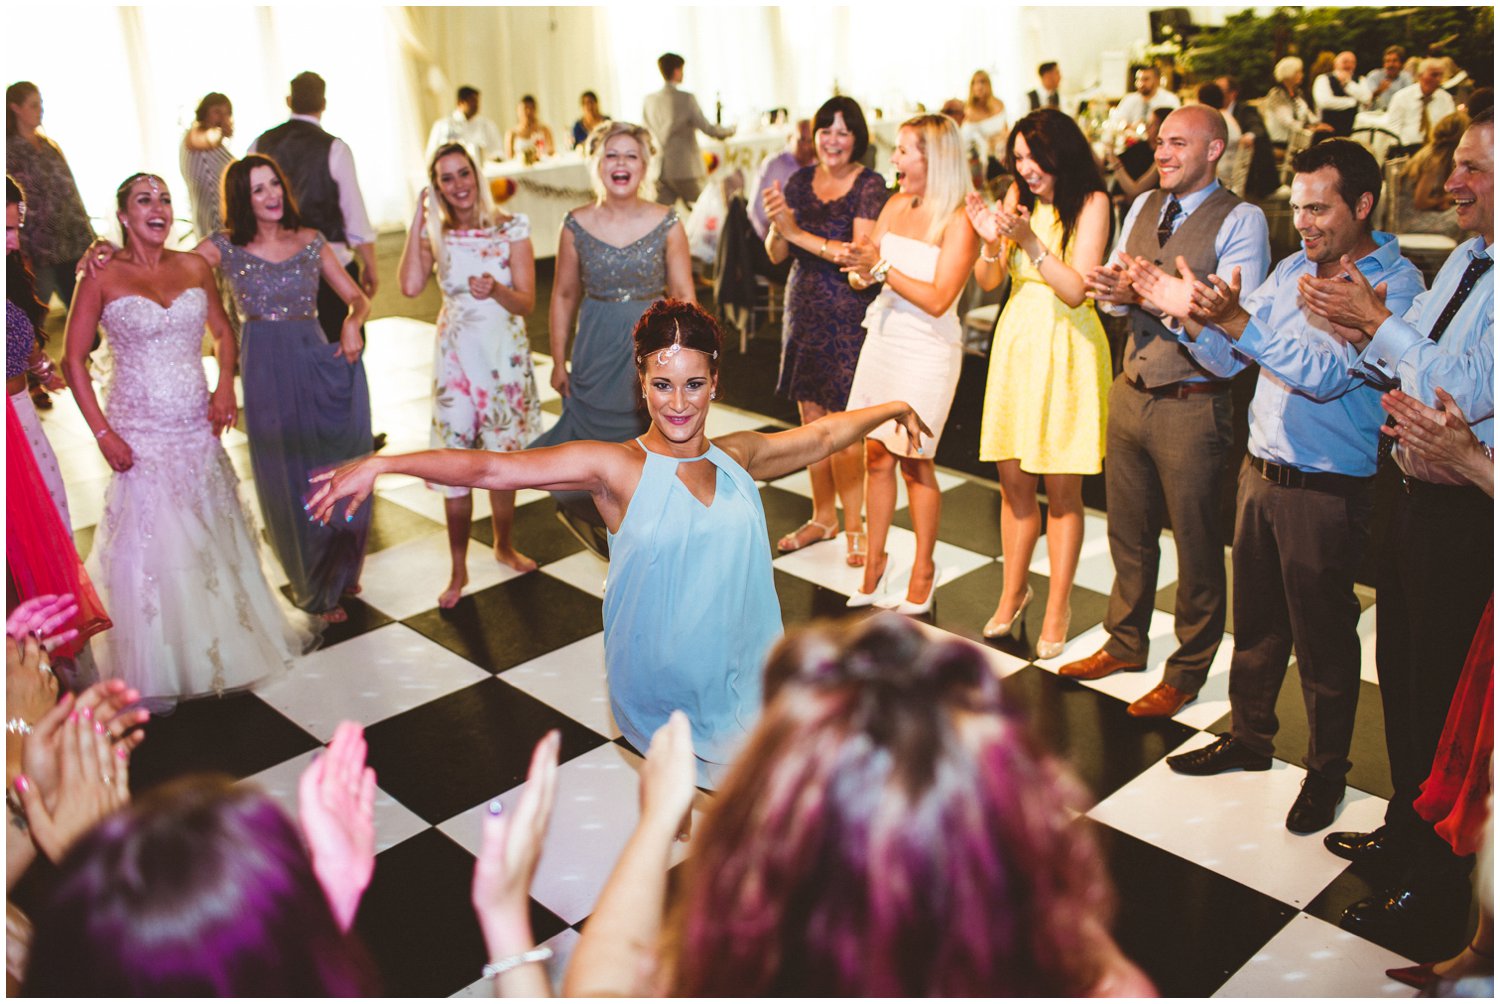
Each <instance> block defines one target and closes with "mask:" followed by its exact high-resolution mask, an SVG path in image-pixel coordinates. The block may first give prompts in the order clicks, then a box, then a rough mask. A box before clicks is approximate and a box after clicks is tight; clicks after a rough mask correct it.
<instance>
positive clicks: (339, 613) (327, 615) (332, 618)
mask: <svg viewBox="0 0 1500 1004" xmlns="http://www.w3.org/2000/svg"><path fill="white" fill-rule="evenodd" d="M318 616H319V617H322V618H323V620H324V621H326V622H327V623H329V624H342V623H344V621H346V620H348V619H349V615H348V614H347V613H346V612H345V611H344V608H343V607H334V608H333V609H332V610H325V611H323V612H322V613H321V614H319V615H318Z"/></svg>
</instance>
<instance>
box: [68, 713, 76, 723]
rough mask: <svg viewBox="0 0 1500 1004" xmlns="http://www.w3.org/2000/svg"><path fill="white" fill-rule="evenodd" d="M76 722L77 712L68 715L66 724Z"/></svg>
mask: <svg viewBox="0 0 1500 1004" xmlns="http://www.w3.org/2000/svg"><path fill="white" fill-rule="evenodd" d="M76 721H78V712H76V711H75V712H73V713H72V714H70V715H68V722H69V723H70V724H71V723H73V722H76Z"/></svg>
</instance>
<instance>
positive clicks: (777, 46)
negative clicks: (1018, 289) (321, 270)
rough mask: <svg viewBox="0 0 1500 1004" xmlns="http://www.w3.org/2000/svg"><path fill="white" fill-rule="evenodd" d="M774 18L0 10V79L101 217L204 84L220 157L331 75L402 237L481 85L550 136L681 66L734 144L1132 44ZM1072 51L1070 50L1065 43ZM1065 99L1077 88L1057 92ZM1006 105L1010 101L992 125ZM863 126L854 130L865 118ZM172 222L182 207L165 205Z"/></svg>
mask: <svg viewBox="0 0 1500 1004" xmlns="http://www.w3.org/2000/svg"><path fill="white" fill-rule="evenodd" d="M912 10H913V9H912V8H909V7H900V8H898V7H894V6H889V5H884V4H872V5H865V6H838V7H835V6H828V5H815V4H805V5H788V6H784V7H739V6H706V7H678V6H668V5H665V4H658V3H633V4H612V5H609V6H600V7H377V6H363V7H361V6H356V5H343V4H341V5H325V4H319V3H301V4H297V5H286V6H275V7H252V6H248V5H244V4H239V3H213V4H206V5H205V4H195V5H177V4H172V5H154V6H147V7H118V8H112V7H99V6H87V7H70V6H69V5H66V4H40V3H32V4H23V5H19V6H18V5H11V7H10V8H8V9H7V12H6V31H5V38H4V41H3V42H0V45H3V51H4V54H5V66H6V74H7V77H8V79H9V80H10V81H14V80H23V79H24V80H31V81H34V82H35V83H36V84H37V85H38V86H39V87H40V89H41V91H42V97H43V100H44V103H45V116H46V117H45V121H44V129H45V130H46V131H47V132H48V133H49V134H50V135H52V136H53V137H54V138H56V139H57V141H58V142H59V143H60V144H61V146H62V148H63V150H64V152H66V153H67V155H68V159H69V162H70V163H71V165H72V167H73V171H74V174H75V175H76V176H77V178H78V183H79V188H80V190H81V191H82V193H83V198H84V203H85V205H86V206H87V207H88V209H89V211H90V213H91V214H93V215H94V216H95V217H96V218H97V219H98V220H99V222H100V223H105V224H112V218H113V209H114V203H113V196H114V189H115V186H116V185H117V184H118V183H119V182H120V181H121V180H122V179H123V178H125V177H126V176H127V175H129V174H131V173H133V172H135V171H138V170H147V169H149V170H154V171H156V172H157V173H159V174H162V175H163V176H164V177H166V178H167V180H168V182H169V183H171V184H172V185H173V187H174V189H177V190H178V191H179V193H181V192H182V191H183V189H181V187H180V186H181V185H182V182H181V179H179V178H178V177H177V168H176V165H177V160H178V158H177V147H178V143H179V142H180V140H181V137H182V133H183V131H184V130H185V129H186V128H187V126H188V124H189V122H190V121H191V118H192V112H193V108H194V106H195V105H196V104H197V102H198V99H199V98H201V97H202V96H203V95H204V94H206V93H208V92H209V91H222V92H224V93H226V94H228V95H229V96H230V98H231V99H232V100H233V101H234V106H235V125H236V130H237V132H236V135H235V137H234V138H233V139H232V140H231V141H230V147H231V149H233V150H234V152H235V153H236V154H241V153H243V152H244V149H245V147H246V145H248V144H249V142H250V141H251V140H252V139H253V138H254V137H255V136H257V135H258V134H259V133H260V132H262V131H263V130H265V129H267V128H269V127H271V126H273V125H275V124H277V123H278V122H281V121H282V120H284V119H285V117H286V106H285V102H284V98H285V96H286V87H287V81H288V80H290V79H291V77H292V76H293V75H294V74H296V73H298V72H299V71H302V70H307V69H311V70H315V71H317V72H318V73H320V74H322V76H323V77H324V78H325V79H326V80H327V81H328V111H327V114H326V115H325V117H324V124H325V126H326V127H327V128H328V129H329V131H331V132H333V133H334V134H336V135H338V136H342V137H343V138H344V139H345V140H347V141H348V143H349V146H350V147H351V149H352V150H353V151H354V158H355V164H356V167H357V169H358V172H359V177H360V183H361V187H362V188H363V190H364V194H365V199H366V202H367V204H368V208H369V212H370V216H371V218H372V219H373V220H374V221H375V223H376V224H377V225H378V226H381V227H387V228H388V227H393V226H395V227H399V226H401V225H404V224H405V223H406V221H408V220H409V219H410V217H411V211H412V207H413V205H414V201H415V197H416V193H417V191H418V190H419V189H420V187H421V185H422V184H423V183H424V178H423V170H424V167H425V165H424V164H423V163H422V149H423V143H424V141H425V139H426V135H427V130H428V128H429V127H430V126H431V123H432V122H433V121H434V120H435V119H436V118H438V117H439V116H441V115H445V114H447V113H448V112H450V111H451V110H452V108H453V95H454V91H455V90H456V88H457V87H458V85H460V84H470V85H473V86H475V87H478V88H479V89H480V91H481V92H482V94H483V111H484V113H485V114H486V115H488V116H489V117H490V118H492V119H494V120H495V121H496V122H497V123H499V124H500V125H501V127H502V128H504V127H507V126H508V125H510V124H511V123H512V122H513V121H514V106H515V102H516V100H517V99H518V98H519V97H520V96H521V95H522V94H527V93H529V94H533V95H535V96H536V98H537V99H538V103H539V106H540V114H541V117H542V120H543V121H544V122H546V123H547V124H549V125H550V126H551V127H552V129H553V132H554V135H556V136H558V137H559V139H561V140H562V141H563V142H566V137H567V134H568V131H569V129H570V127H571V125H572V123H573V120H574V119H575V118H576V117H577V114H578V108H577V98H578V94H579V93H580V92H582V91H583V90H585V89H591V90H594V91H596V92H597V93H598V94H599V97H600V102H601V104H602V106H603V108H604V110H605V111H606V112H607V113H609V114H611V115H613V116H616V117H619V118H624V119H631V120H635V119H638V118H639V116H640V108H641V99H642V98H643V97H644V96H645V95H646V94H647V93H649V92H650V91H653V90H655V89H657V88H659V87H660V86H661V77H660V75H659V74H658V73H657V70H656V65H655V58H656V56H657V55H659V54H660V53H662V52H665V51H674V52H678V53H680V54H681V55H682V56H683V57H684V58H686V59H687V75H686V80H685V82H684V86H685V87H686V88H687V89H689V90H691V91H693V92H695V93H696V94H697V95H698V97H699V100H700V102H701V103H702V105H703V108H704V110H705V111H706V112H707V113H708V114H709V115H713V114H714V103H715V99H716V96H717V98H718V100H720V101H721V102H722V104H723V120H724V122H726V123H738V124H740V125H741V129H742V131H746V130H748V129H750V128H751V127H752V126H753V124H754V123H755V122H757V121H758V118H759V115H760V113H762V112H764V111H766V110H768V109H771V108H777V107H785V108H789V109H791V111H792V112H793V114H794V115H796V114H808V113H810V112H811V111H813V110H814V109H815V108H816V107H817V106H818V105H819V104H821V103H822V102H823V101H824V100H825V99H827V98H828V96H829V95H831V94H832V93H834V89H835V87H837V89H838V90H839V91H840V92H842V93H845V94H850V95H853V96H854V97H856V98H857V99H859V101H860V102H861V103H862V104H863V105H864V106H865V108H866V111H867V114H872V113H873V109H875V108H877V107H878V108H881V109H883V110H884V112H885V116H886V118H887V119H897V118H899V117H901V116H904V115H905V114H907V113H908V112H909V111H910V109H911V107H912V106H913V104H914V103H915V102H918V101H920V102H922V103H924V104H925V105H926V106H927V107H928V108H932V109H935V108H937V107H938V106H939V105H940V104H941V103H942V101H943V100H944V99H945V98H949V97H962V96H964V94H965V93H966V89H967V86H968V80H969V76H970V74H971V73H972V72H973V71H974V70H976V69H980V68H983V69H986V70H988V71H989V72H990V74H991V77H992V78H993V80H994V85H995V90H996V92H997V93H999V94H1000V95H1001V96H1002V97H1003V98H1004V99H1005V100H1006V102H1007V104H1014V103H1015V102H1017V101H1019V100H1020V97H1021V95H1023V94H1024V93H1025V91H1026V89H1027V88H1029V87H1031V86H1032V85H1033V77H1034V73H1035V64H1036V62H1038V61H1040V60H1041V59H1046V58H1051V59H1057V60H1058V61H1060V62H1061V63H1062V68H1063V74H1064V91H1065V93H1066V92H1071V91H1072V90H1075V89H1077V88H1082V87H1083V86H1085V85H1087V84H1089V83H1093V82H1095V81H1094V80H1093V79H1091V78H1093V77H1095V75H1096V66H1097V46H1095V45H1094V44H1093V43H1098V44H1099V45H1104V46H1105V47H1109V46H1110V45H1113V46H1115V47H1119V48H1124V47H1126V46H1128V45H1129V44H1130V42H1131V41H1133V40H1135V39H1138V38H1144V37H1145V35H1146V34H1147V32H1148V30H1149V29H1148V25H1147V16H1146V8H1144V7H1133V8H1107V7H1105V8H1068V7H1056V8H1049V7H1008V6H1005V5H1000V4H988V5H983V6H980V5H968V4H966V5H962V6H960V5H956V4H954V5H949V4H938V5H933V6H930V7H927V8H922V9H921V13H922V16H921V17H916V18H913V17H911V16H909V15H910V14H911V12H912ZM1080 43H1083V44H1080ZM1075 85H1076V87H1075ZM1022 110H1023V109H1017V108H1012V109H1011V117H1012V119H1013V120H1014V118H1015V117H1016V116H1017V114H1018V112H1020V111H1022ZM872 117H873V116H872ZM178 203H179V209H178V211H179V213H182V214H184V215H185V214H186V212H187V209H186V206H187V200H186V199H185V198H179V200H178Z"/></svg>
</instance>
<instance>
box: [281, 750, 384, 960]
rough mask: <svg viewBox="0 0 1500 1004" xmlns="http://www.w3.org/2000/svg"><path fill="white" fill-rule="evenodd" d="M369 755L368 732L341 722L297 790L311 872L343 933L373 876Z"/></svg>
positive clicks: (372, 779) (372, 797)
mask: <svg viewBox="0 0 1500 1004" xmlns="http://www.w3.org/2000/svg"><path fill="white" fill-rule="evenodd" d="M365 752H366V748H365V735H364V729H362V728H360V726H359V725H358V724H357V723H355V722H340V723H339V725H338V728H336V729H334V732H333V739H332V741H330V742H329V744H328V748H327V749H326V750H324V751H323V752H322V753H321V754H320V755H319V756H318V757H317V758H315V759H314V760H313V762H312V763H311V764H310V765H309V766H308V768H307V770H305V771H303V772H302V779H301V781H300V782H299V784H298V786H297V815H298V817H299V818H300V819H301V822H302V833H303V835H304V836H306V838H307V847H308V851H309V853H310V854H311V856H312V862H313V872H314V873H315V874H316V875H317V876H318V884H319V885H321V886H322V887H323V893H324V895H325V896H327V897H328V905H329V906H330V907H332V908H333V915H334V917H335V918H336V919H337V920H338V922H339V927H340V928H342V929H343V930H345V931H347V930H349V928H350V927H351V926H353V924H354V914H355V913H356V912H357V911H358V909H359V899H360V897H361V896H363V895H364V892H365V889H366V888H367V887H368V886H369V884H370V877H371V876H372V875H374V874H375V771H374V769H373V768H370V767H366V766H365Z"/></svg>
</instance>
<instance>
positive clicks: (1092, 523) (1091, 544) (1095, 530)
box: [1029, 512, 1175, 594]
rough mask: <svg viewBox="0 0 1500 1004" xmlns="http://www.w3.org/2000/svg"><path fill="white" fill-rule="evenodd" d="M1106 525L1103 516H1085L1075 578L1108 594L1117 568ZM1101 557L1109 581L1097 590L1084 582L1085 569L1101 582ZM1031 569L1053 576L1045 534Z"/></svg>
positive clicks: (1093, 580)
mask: <svg viewBox="0 0 1500 1004" xmlns="http://www.w3.org/2000/svg"><path fill="white" fill-rule="evenodd" d="M1105 525H1106V524H1105V521H1104V517H1103V516H1099V515H1095V514H1094V513H1091V512H1089V513H1084V514H1083V549H1082V550H1081V551H1080V552H1079V556H1078V573H1077V575H1076V576H1075V578H1076V579H1077V581H1078V584H1079V585H1081V586H1086V587H1087V588H1089V589H1093V590H1094V592H1096V593H1099V592H1102V593H1105V594H1108V593H1109V589H1110V586H1111V585H1113V584H1114V581H1115V567H1114V563H1113V562H1112V561H1111V560H1110V557H1109V538H1108V537H1107V536H1105ZM1045 529H1046V525H1045V524H1043V530H1044V531H1045ZM1100 555H1103V556H1104V562H1105V564H1107V565H1108V566H1109V570H1108V576H1109V581H1108V582H1107V583H1105V586H1104V588H1103V589H1097V588H1095V587H1094V586H1093V585H1091V584H1090V582H1085V581H1084V575H1085V572H1084V568H1085V567H1087V568H1088V569H1089V570H1090V571H1089V573H1088V574H1089V578H1090V580H1091V581H1092V582H1098V581H1099V578H1100V576H1099V575H1098V574H1097V566H1098V565H1099V556H1100ZM1174 567H1175V565H1174ZM1029 568H1030V570H1031V571H1033V572H1035V573H1037V574H1038V575H1046V576H1048V577H1049V578H1050V577H1051V575H1052V559H1051V556H1050V555H1049V554H1048V553H1047V537H1046V534H1045V533H1043V535H1042V536H1041V537H1040V538H1039V539H1038V540H1037V542H1036V550H1034V551H1032V552H1031V565H1030V566H1029Z"/></svg>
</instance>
